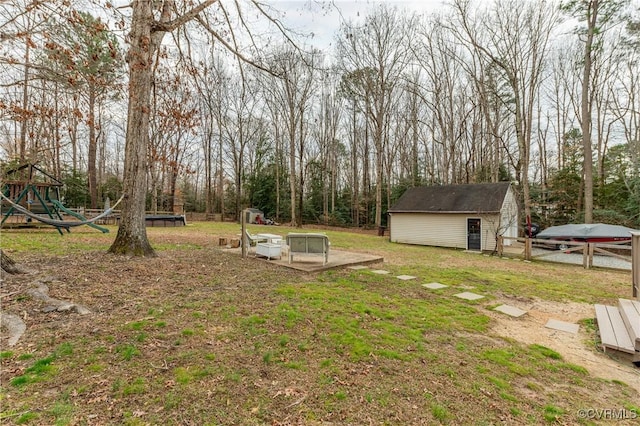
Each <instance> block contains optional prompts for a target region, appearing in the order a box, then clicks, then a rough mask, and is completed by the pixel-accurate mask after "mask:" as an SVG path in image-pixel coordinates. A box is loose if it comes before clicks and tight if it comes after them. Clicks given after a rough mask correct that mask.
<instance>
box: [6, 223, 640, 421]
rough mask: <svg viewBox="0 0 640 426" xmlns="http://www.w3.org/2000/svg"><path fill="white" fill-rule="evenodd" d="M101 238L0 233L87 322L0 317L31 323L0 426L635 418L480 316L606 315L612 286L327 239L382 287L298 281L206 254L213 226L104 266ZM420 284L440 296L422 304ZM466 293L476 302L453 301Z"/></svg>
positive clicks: (346, 273) (194, 227) (229, 228)
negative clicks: (147, 254) (582, 307)
mask: <svg viewBox="0 0 640 426" xmlns="http://www.w3.org/2000/svg"><path fill="white" fill-rule="evenodd" d="M111 229H112V233H111V234H107V235H105V234H101V233H99V232H96V231H94V230H88V231H80V232H76V230H74V232H73V233H71V234H65V235H64V236H60V235H58V234H57V233H56V232H55V231H52V232H44V231H40V232H28V233H19V232H13V231H12V232H7V233H4V232H3V235H2V245H3V248H4V249H7V251H8V252H9V253H10V254H11V255H12V256H13V257H14V258H15V259H16V260H17V261H18V262H20V263H24V264H26V265H27V266H28V267H30V268H42V269H43V270H44V273H46V274H47V275H51V274H55V275H56V276H58V281H54V282H53V283H51V284H50V287H51V289H52V294H55V297H59V298H64V299H73V300H75V301H77V302H80V303H82V304H84V305H86V306H88V307H89V308H90V309H92V311H93V313H92V314H91V315H89V316H79V315H75V314H60V313H52V314H44V313H42V312H41V311H40V310H39V308H40V306H39V305H37V303H36V302H34V301H32V300H30V299H28V298H27V299H20V300H19V298H18V297H17V296H16V297H15V298H12V299H11V300H9V301H7V303H6V304H4V305H3V309H7V310H10V311H18V312H20V311H25V312H28V313H29V318H30V321H31V322H30V323H29V329H28V332H27V334H26V335H25V336H24V337H23V339H22V340H21V342H20V343H19V344H18V345H17V346H16V347H14V348H11V350H3V351H2V356H0V362H2V379H3V380H2V382H1V384H0V386H1V388H0V406H1V407H2V408H1V410H2V411H1V412H0V422H1V423H2V424H5V423H6V424H132V425H133V424H168V425H171V424H174V425H180V424H203V425H204V424H243V425H244V424H284V423H291V424H322V423H326V422H332V423H334V424H370V423H373V424H390V425H396V424H496V423H507V424H554V423H560V424H589V423H590V421H587V420H585V419H580V418H579V417H578V415H577V413H578V410H579V409H582V408H600V407H602V408H614V407H615V408H626V409H627V410H637V408H638V404H637V401H638V398H639V395H638V393H637V392H636V391H635V390H633V389H631V388H630V387H629V386H627V385H625V384H624V383H623V382H620V381H604V380H600V379H594V378H593V377H591V376H590V375H589V374H588V372H587V370H586V369H585V368H584V367H583V366H580V365H576V364H572V363H569V362H567V361H565V360H564V358H563V356H562V354H561V353H558V352H557V351H554V350H552V349H550V348H547V347H545V346H542V345H539V344H535V343H532V344H529V345H527V344H521V343H518V342H516V341H514V340H512V339H509V338H504V337H501V336H498V335H494V334H493V333H492V332H491V321H492V320H491V318H490V316H488V315H487V309H486V306H490V305H492V304H495V301H496V300H497V299H499V298H501V297H503V296H504V295H509V296H514V297H519V298H540V299H545V300H553V301H573V302H587V303H593V302H608V301H611V300H615V298H617V297H620V296H624V295H625V294H626V293H627V292H628V291H629V288H630V283H629V281H628V280H629V274H628V273H623V272H615V271H598V270H590V271H585V270H582V269H581V268H579V267H576V266H567V265H553V264H548V263H538V262H536V263H524V262H518V261H514V260H504V259H499V258H495V257H484V256H481V255H470V254H468V253H463V252H460V251H455V250H444V249H438V248H431V247H414V246H404V245H397V244H391V243H389V242H388V239H387V238H380V237H376V236H373V235H367V234H352V233H348V232H341V231H327V234H328V235H329V237H330V239H331V244H332V248H340V249H351V250H359V251H366V252H371V253H376V254H382V255H383V256H384V257H385V264H384V265H382V266H383V267H384V268H385V269H387V270H389V271H391V272H392V273H391V274H389V275H387V276H380V275H375V274H372V273H370V272H368V271H366V270H365V271H351V270H347V269H340V270H330V271H326V272H322V273H317V274H302V273H299V272H295V271H291V270H286V269H281V268H277V267H274V266H272V265H270V264H268V263H267V262H262V261H259V260H256V259H253V258H249V259H244V260H243V259H241V258H240V257H239V256H238V255H237V254H232V253H229V252H226V251H223V250H220V249H219V248H218V247H217V246H216V243H217V237H219V236H225V237H232V236H235V235H236V234H237V233H239V226H238V225H237V224H214V223H195V224H190V225H189V226H187V227H186V228H149V229H148V233H149V237H150V240H151V241H152V244H153V245H154V247H155V248H156V250H157V251H158V254H159V256H158V257H157V258H153V259H125V258H120V257H115V256H111V255H107V254H105V253H104V251H105V250H106V249H107V248H108V246H109V244H110V243H111V242H112V239H113V238H114V236H115V230H113V228H111ZM250 229H251V232H260V231H262V232H267V230H268V231H269V232H274V231H275V233H280V234H286V232H288V231H289V229H287V228H284V227H279V228H273V227H269V228H266V227H253V228H250ZM400 274H409V275H414V276H416V277H418V279H416V280H411V281H400V280H398V279H396V278H395V275H400ZM433 281H438V282H441V283H444V284H447V285H449V286H450V287H449V288H446V289H444V290H441V291H436V292H432V291H425V289H424V288H422V286H421V284H422V283H425V282H433ZM466 287H473V290H472V291H474V292H476V293H482V294H485V295H486V296H487V298H486V299H485V300H483V301H482V302H466V301H462V300H460V299H457V298H456V297H454V296H453V295H454V294H455V293H456V292H459V291H461V289H464V288H466ZM13 381H16V382H15V383H14V382H13ZM633 412H636V411H633Z"/></svg>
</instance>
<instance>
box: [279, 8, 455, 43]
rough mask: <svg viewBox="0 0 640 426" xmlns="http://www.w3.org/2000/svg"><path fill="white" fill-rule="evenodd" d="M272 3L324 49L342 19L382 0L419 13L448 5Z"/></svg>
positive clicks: (363, 12)
mask: <svg viewBox="0 0 640 426" xmlns="http://www.w3.org/2000/svg"><path fill="white" fill-rule="evenodd" d="M268 3H269V4H270V5H272V6H273V7H274V8H275V9H277V10H279V11H282V12H283V13H284V15H283V17H282V22H283V23H284V24H285V25H286V26H287V27H289V28H292V29H294V30H296V31H300V32H303V33H311V34H312V35H313V37H312V38H311V40H310V42H309V43H310V44H312V45H314V46H315V47H318V48H321V49H322V48H327V47H329V46H331V43H332V42H333V38H334V36H335V34H336V33H337V31H338V29H339V27H340V22H341V21H342V20H346V21H348V20H354V21H358V20H362V19H364V18H365V17H366V16H367V14H369V13H370V12H371V11H372V10H374V9H375V8H376V6H378V5H380V4H381V3H385V4H387V5H391V6H397V7H398V8H399V9H407V10H409V11H415V12H416V13H419V14H428V13H433V12H435V11H438V10H439V9H441V8H443V7H444V0H333V1H321V0H319V1H318V0H316V1H314V0H271V1H269V2H268Z"/></svg>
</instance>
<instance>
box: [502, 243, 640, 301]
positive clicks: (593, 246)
mask: <svg viewBox="0 0 640 426" xmlns="http://www.w3.org/2000/svg"><path fill="white" fill-rule="evenodd" d="M637 238H638V239H639V241H640V234H639V235H638V236H637ZM508 240H511V241H513V242H517V243H518V244H517V245H516V244H512V245H511V246H505V244H504V242H505V241H508ZM638 246H639V247H638V250H640V243H638ZM506 247H510V248H512V247H515V248H514V249H507V248H506ZM519 247H521V249H519ZM534 247H540V248H547V249H550V250H545V251H541V252H538V253H536V254H534V251H533V248H534ZM638 250H636V256H640V255H639V254H638V253H637V252H638ZM506 251H510V252H511V253H512V254H516V255H518V254H520V255H521V256H522V257H523V258H524V259H525V260H532V259H535V258H544V257H549V256H551V255H553V254H555V253H557V252H558V251H560V252H562V253H576V254H577V253H582V266H583V267H584V268H585V269H589V268H591V267H593V257H594V255H599V256H610V257H614V258H617V259H620V260H623V261H626V262H629V263H630V264H631V263H632V246H631V245H629V244H628V242H624V241H622V242H619V243H618V242H615V243H585V242H577V241H561V240H542V239H536V238H512V237H498V244H497V252H498V255H500V256H502V255H504V254H505V252H506ZM638 275H639V276H638V282H640V271H638ZM636 291H637V290H636Z"/></svg>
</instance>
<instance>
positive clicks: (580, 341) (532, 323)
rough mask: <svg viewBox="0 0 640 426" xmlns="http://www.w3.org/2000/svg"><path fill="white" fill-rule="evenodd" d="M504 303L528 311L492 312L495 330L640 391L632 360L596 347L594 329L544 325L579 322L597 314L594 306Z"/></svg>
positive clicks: (639, 376)
mask: <svg viewBox="0 0 640 426" xmlns="http://www.w3.org/2000/svg"><path fill="white" fill-rule="evenodd" d="M503 299H504V300H503V301H504V303H506V304H509V305H511V306H515V307H517V308H520V309H523V310H526V311H527V314H526V315H524V316H523V317H520V318H512V317H509V316H508V315H504V314H501V313H498V312H493V311H492V313H491V314H490V315H491V317H492V318H493V319H494V320H495V322H494V326H493V327H492V331H493V332H494V333H496V334H499V335H501V336H505V337H509V338H511V339H514V340H517V341H519V342H522V343H525V344H534V343H536V344H539V345H543V346H546V347H548V348H550V349H553V350H554V351H556V352H558V353H559V354H560V355H562V357H563V359H564V360H565V361H567V362H570V363H573V364H576V365H580V366H582V367H584V368H586V369H587V371H589V373H590V374H592V375H593V376H595V377H599V378H602V379H606V380H618V381H621V382H624V383H626V384H628V385H629V386H631V387H632V388H634V389H636V390H637V391H638V392H640V369H638V368H636V367H634V366H633V365H632V364H631V363H630V362H629V360H627V359H625V357H622V358H621V359H617V358H613V357H610V356H609V355H608V354H606V353H603V352H602V351H601V350H598V348H597V342H596V341H595V337H594V336H595V332H594V330H592V329H586V328H585V325H584V324H581V325H580V330H579V332H578V334H576V335H573V334H571V333H566V332H563V331H558V330H553V329H551V328H547V327H545V324H546V323H547V321H549V319H557V320H560V321H566V322H570V323H579V322H580V321H582V320H585V319H592V318H594V317H595V312H594V308H593V305H591V304H587V303H575V302H562V303H561V302H551V301H546V300H529V301H527V300H521V299H519V300H518V299H514V298H506V299H505V298H503Z"/></svg>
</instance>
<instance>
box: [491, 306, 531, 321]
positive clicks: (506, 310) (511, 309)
mask: <svg viewBox="0 0 640 426" xmlns="http://www.w3.org/2000/svg"><path fill="white" fill-rule="evenodd" d="M493 310H494V311H498V312H502V313H503V314H507V315H509V316H512V317H515V318H519V317H521V316H523V315H524V314H526V313H527V311H523V310H522V309H520V308H516V307H515V306H511V305H500V306H498V307H496V308H494V309H493Z"/></svg>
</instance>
